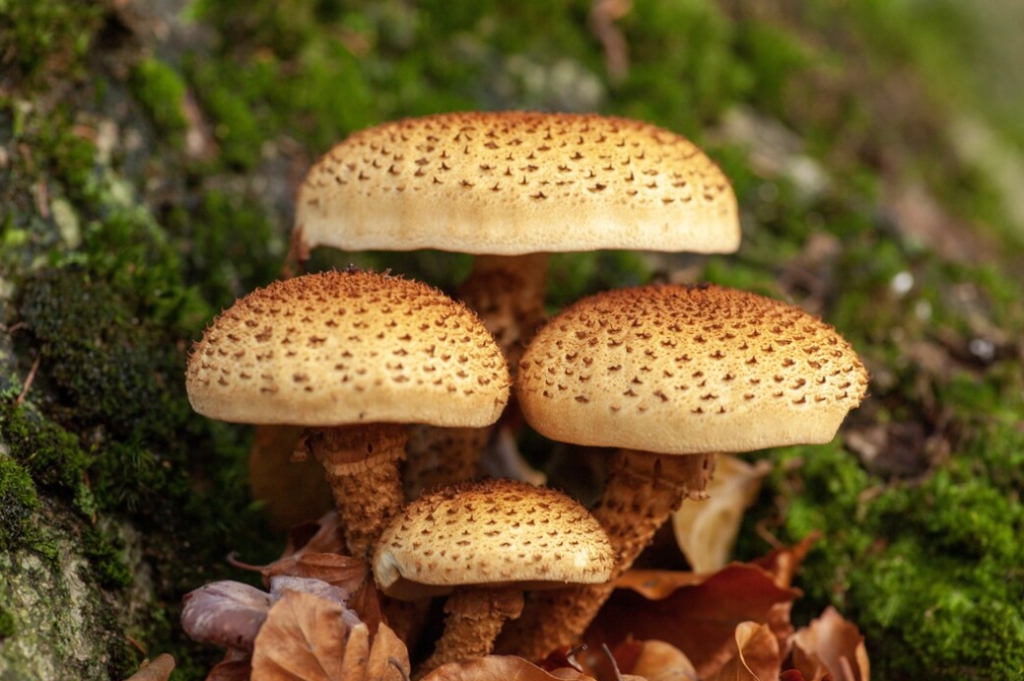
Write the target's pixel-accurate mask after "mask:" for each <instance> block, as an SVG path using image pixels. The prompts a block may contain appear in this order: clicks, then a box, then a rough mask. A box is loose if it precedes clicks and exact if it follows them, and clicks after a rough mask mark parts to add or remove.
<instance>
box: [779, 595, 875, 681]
mask: <svg viewBox="0 0 1024 681" xmlns="http://www.w3.org/2000/svg"><path fill="white" fill-rule="evenodd" d="M793 666H794V667H796V668H797V670H799V671H800V673H801V674H802V675H803V676H804V678H805V679H807V680H808V681H818V680H819V679H821V678H822V677H823V676H824V674H825V673H830V674H831V675H832V678H833V679H835V681H870V678H871V665H870V664H869V662H868V651H867V648H866V647H865V646H864V637H863V636H862V635H861V633H860V630H859V629H858V628H857V625H855V624H853V623H852V622H848V621H847V620H845V619H844V618H843V616H842V615H840V614H839V612H838V611H837V610H836V609H835V608H832V607H829V608H826V610H825V612H824V613H822V615H821V617H819V618H818V619H816V620H814V621H813V622H811V626H809V627H803V628H801V629H800V630H799V631H797V632H796V633H795V634H794V635H793Z"/></svg>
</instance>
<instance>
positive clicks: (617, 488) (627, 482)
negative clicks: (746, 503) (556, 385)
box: [497, 449, 715, 660]
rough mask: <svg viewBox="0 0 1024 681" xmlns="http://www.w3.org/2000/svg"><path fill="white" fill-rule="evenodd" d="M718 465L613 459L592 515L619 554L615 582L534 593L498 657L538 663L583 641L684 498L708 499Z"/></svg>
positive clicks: (677, 459) (651, 457)
mask: <svg viewBox="0 0 1024 681" xmlns="http://www.w3.org/2000/svg"><path fill="white" fill-rule="evenodd" d="M714 465H715V455H714V454H700V455H691V456H672V455H665V454H653V453H649V452H637V451H633V450H628V449H620V450H618V451H617V452H616V453H615V455H614V456H613V457H612V460H611V464H610V467H609V475H608V482H607V484H606V486H605V490H604V496H603V497H602V498H601V500H600V501H599V502H598V503H597V506H596V507H595V508H594V511H593V513H594V517H595V518H597V520H598V522H600V523H601V527H602V528H604V530H605V532H607V533H608V539H609V540H610V541H611V543H612V548H613V549H614V550H615V555H616V560H615V571H614V572H613V573H612V577H611V579H610V580H609V581H608V582H607V583H605V584H595V585H590V586H576V587H570V588H567V589H559V590H557V591H545V592H537V593H534V594H532V595H531V598H530V602H529V603H527V605H526V607H525V609H524V611H523V616H522V617H521V618H519V619H518V620H517V621H516V622H515V623H514V624H513V625H512V626H511V627H509V628H508V629H507V630H506V631H505V632H504V633H503V634H502V636H501V639H500V640H499V641H498V646H497V648H498V652H499V653H514V654H516V655H521V656H523V657H525V658H526V659H528V660H539V659H541V658H542V657H544V656H545V655H546V654H547V653H548V652H550V651H551V650H554V649H555V648H559V647H561V646H571V645H574V644H575V643H576V642H577V641H579V639H580V637H582V635H583V632H584V631H586V628H587V626H589V624H590V622H591V621H593V619H594V617H595V616H596V615H597V612H598V610H600V609H601V606H602V605H604V603H605V601H607V600H608V598H609V597H610V596H611V594H612V592H613V591H614V590H615V580H616V579H618V578H619V577H620V576H621V575H622V574H623V573H624V572H625V571H626V570H628V569H629V568H630V566H632V565H633V562H634V561H635V560H636V559H637V556H639V555H640V552H641V551H643V550H644V548H646V547H647V545H648V544H650V543H651V541H652V540H653V539H654V534H655V532H657V530H658V528H659V527H661V525H662V524H664V522H665V521H666V520H668V517H669V516H670V515H671V514H672V512H673V511H675V510H676V509H678V508H679V505H680V504H681V503H682V501H683V499H684V498H686V499H691V500H695V501H697V500H702V499H705V498H707V493H706V492H705V491H704V488H705V487H706V485H707V483H708V481H710V480H711V476H712V473H713V472H714Z"/></svg>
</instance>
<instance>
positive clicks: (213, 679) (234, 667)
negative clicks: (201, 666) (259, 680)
mask: <svg viewBox="0 0 1024 681" xmlns="http://www.w3.org/2000/svg"><path fill="white" fill-rule="evenodd" d="M251 676H252V660H251V658H250V656H249V655H243V656H241V657H237V656H233V654H232V653H230V652H229V653H228V656H227V657H225V658H224V659H223V660H222V661H221V662H220V663H218V664H217V666H216V667H214V668H213V669H211V670H210V673H209V674H207V675H206V681H249V677H251Z"/></svg>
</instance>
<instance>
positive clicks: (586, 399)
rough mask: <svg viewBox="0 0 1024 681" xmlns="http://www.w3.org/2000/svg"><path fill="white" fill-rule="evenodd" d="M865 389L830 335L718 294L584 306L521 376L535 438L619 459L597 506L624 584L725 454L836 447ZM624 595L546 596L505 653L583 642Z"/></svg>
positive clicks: (682, 291) (634, 292) (506, 642)
mask: <svg viewBox="0 0 1024 681" xmlns="http://www.w3.org/2000/svg"><path fill="white" fill-rule="evenodd" d="M866 390H867V372H866V371H865V370H864V365H863V363H862V362H861V361H860V359H859V358H858V357H857V354H856V353H855V352H854V351H853V349H852V348H851V347H850V345H849V344H848V343H847V342H846V341H844V340H843V339H842V338H841V337H840V336H839V334H838V333H836V331H835V329H833V328H832V327H831V326H828V325H827V324H825V323H823V322H822V321H821V320H819V319H818V318H816V317H813V316H811V315H809V314H807V313H806V312H804V311H803V310H800V309H799V308H796V307H793V306H790V305H786V304H784V303H780V302H776V301H773V300H769V299H767V298H763V297H761V296H757V295H754V294H751V293H745V292H743V291H736V290H731V289H725V288H719V287H716V286H708V285H700V286H645V287H641V288H634V289H627V290H622V291H613V292H609V293H603V294H599V295H596V296H591V297H590V298H585V299H583V300H581V301H579V302H578V303H576V304H575V305H573V306H572V307H570V308H569V309H567V310H565V311H564V312H562V313H561V314H560V315H558V316H557V317H555V318H554V319H553V320H551V322H550V323H549V324H548V325H547V326H546V327H544V329H542V330H541V331H540V332H539V333H538V334H537V336H536V337H535V338H534V339H533V341H532V342H531V344H530V347H529V348H527V351H526V353H525V354H524V355H523V359H522V361H521V362H520V365H519V374H518V377H517V396H518V398H519V401H520V405H521V407H522V410H523V414H524V416H525V417H526V420H527V421H528V422H529V423H530V425H531V426H533V427H534V428H536V429H537V430H538V431H540V432H541V433H543V434H545V435H547V436H548V437H551V438H554V439H556V440H562V441H567V442H574V443H577V444H584V445H597V446H603V447H620V448H622V449H619V450H618V452H616V454H615V455H614V456H613V457H612V461H611V466H610V469H609V476H608V482H607V485H606V487H605V491H604V494H603V496H602V498H601V500H600V501H599V502H598V504H597V506H596V507H595V508H594V515H595V516H596V517H597V519H598V520H599V521H600V523H601V526H602V527H604V528H605V530H606V531H607V532H608V536H609V539H610V540H611V542H612V545H613V546H614V547H615V551H616V569H615V574H614V575H613V577H615V576H618V575H619V574H621V573H622V572H624V571H625V570H626V569H628V568H629V567H630V566H631V565H632V564H633V561H634V560H636V558H637V556H639V555H640V552H641V551H642V550H643V549H644V548H645V547H646V546H647V545H648V544H649V543H650V541H651V540H652V539H653V537H654V534H655V532H656V531H657V529H658V527H659V526H661V525H662V524H663V523H664V522H665V520H666V519H667V518H668V517H669V515H671V513H672V512H673V511H674V510H675V509H677V508H678V507H679V504H680V503H682V500H683V499H684V498H690V499H701V498H702V497H703V496H705V493H704V486H705V485H706V483H707V482H708V480H709V479H710V477H711V473H712V470H713V468H714V453H716V452H720V451H728V452H743V451H751V450H755V449H762V448H765V447H776V446H782V445H790V444H815V443H824V442H828V441H829V440H831V439H832V438H833V437H834V436H835V433H836V430H837V429H838V428H839V425H840V423H841V422H842V420H843V418H844V417H845V416H846V414H847V412H848V411H849V410H850V409H853V408H854V407H856V406H857V405H858V404H860V401H861V399H863V397H864V394H865V392H866ZM687 454H688V455H690V456H677V455H687ZM694 455H699V456H694ZM613 588H614V587H613V586H612V585H610V584H603V585H594V586H580V587H575V588H572V589H565V590H562V591H558V592H549V593H548V592H546V593H544V594H536V597H535V598H534V599H532V600H531V602H530V603H528V604H527V606H526V608H525V610H524V611H523V614H522V617H521V618H520V619H519V620H517V621H516V622H515V623H513V625H512V626H511V627H508V628H506V631H505V632H504V633H503V634H502V638H501V640H499V642H498V649H499V652H503V653H506V652H514V653H516V654H519V655H522V656H524V657H527V658H529V659H535V658H541V657H543V656H544V655H545V654H546V653H547V652H549V651H550V650H552V649H553V648H557V647H559V646H563V645H573V644H575V643H576V642H577V640H578V638H579V637H580V636H581V635H582V634H583V632H584V631H585V630H586V628H587V626H588V625H589V624H590V622H591V620H592V619H593V617H594V616H595V615H596V614H597V612H598V610H599V609H600V608H601V606H602V605H603V604H604V602H605V601H606V600H607V599H608V597H609V596H610V595H611V592H612V590H613Z"/></svg>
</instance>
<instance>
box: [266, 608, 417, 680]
mask: <svg viewBox="0 0 1024 681" xmlns="http://www.w3.org/2000/svg"><path fill="white" fill-rule="evenodd" d="M343 612H344V610H343V607H342V606H341V605H340V604H338V603H336V602H334V601H332V600H328V599H325V598H320V597H318V596H315V595H313V594H308V593H302V592H298V591H286V592H285V593H284V595H283V596H282V597H281V599H280V600H279V601H278V602H277V603H276V604H275V605H274V607H272V608H271V609H270V613H269V615H268V616H267V621H266V622H265V623H264V625H263V628H262V629H260V633H259V635H258V636H257V637H256V646H255V649H254V651H253V657H252V681H378V680H385V681H400V680H401V679H403V678H404V677H403V674H402V672H403V671H404V672H405V674H408V670H409V655H408V651H407V650H406V649H405V644H403V643H402V642H401V641H400V640H398V638H397V637H396V636H395V635H394V633H393V632H392V631H391V630H390V629H388V627H387V626H384V625H382V626H381V627H380V629H379V630H378V632H377V635H376V636H374V640H373V644H372V645H370V643H369V629H368V628H367V627H366V626H365V625H363V624H358V625H355V626H353V627H349V626H347V625H346V624H345V620H344V618H343ZM349 652H351V653H352V657H351V658H350V657H348V653H349ZM381 659H383V660H384V664H383V665H382V664H381V663H380V660H381ZM392 660H394V661H395V662H394V663H392ZM375 664H376V667H375V666H374V665H375Z"/></svg>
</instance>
